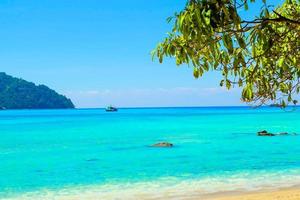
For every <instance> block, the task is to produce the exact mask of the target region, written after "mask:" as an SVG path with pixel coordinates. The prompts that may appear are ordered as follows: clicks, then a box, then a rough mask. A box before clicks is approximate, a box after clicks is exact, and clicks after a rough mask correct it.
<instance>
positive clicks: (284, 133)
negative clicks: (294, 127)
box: [278, 132, 289, 135]
mask: <svg viewBox="0 0 300 200" xmlns="http://www.w3.org/2000/svg"><path fill="white" fill-rule="evenodd" d="M288 134H289V133H286V132H283V133H278V135H288Z"/></svg>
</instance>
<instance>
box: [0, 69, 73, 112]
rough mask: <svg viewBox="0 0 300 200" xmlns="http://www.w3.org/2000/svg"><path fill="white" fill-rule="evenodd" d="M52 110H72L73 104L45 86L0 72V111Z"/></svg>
mask: <svg viewBox="0 0 300 200" xmlns="http://www.w3.org/2000/svg"><path fill="white" fill-rule="evenodd" d="M54 108H74V104H73V103H72V101H71V100H70V99H68V98H66V97H65V96H63V95H60V94H58V93H57V92H55V91H54V90H51V89H50V88H48V87H47V86H45V85H35V84H34V83H31V82H28V81H25V80H23V79H19V78H14V77H12V76H9V75H7V74H6V73H4V72H0V109H54Z"/></svg>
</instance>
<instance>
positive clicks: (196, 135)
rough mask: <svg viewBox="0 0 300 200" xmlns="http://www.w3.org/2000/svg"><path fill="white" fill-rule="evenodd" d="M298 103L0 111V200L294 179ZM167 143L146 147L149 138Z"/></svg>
mask: <svg viewBox="0 0 300 200" xmlns="http://www.w3.org/2000/svg"><path fill="white" fill-rule="evenodd" d="M261 130H268V131H270V132H274V133H278V132H288V133H298V134H300V107H295V108H287V109H285V110H283V109H280V108H274V107H272V108H271V107H261V108H256V109H254V108H250V107H196V108H134V109H128V108H127V109H126V108H123V109H122V108H121V109H119V111H118V112H105V110H104V109H74V110H4V111H0V199H14V200H15V199H28V200H29V199H72V200H73V199H96V198H95V197H97V198H99V199H103V200H105V199H108V200H110V199H143V198H144V199H147V198H148V199H157V198H160V197H161V198H165V199H167V198H170V199H172V198H173V199H180V198H179V197H180V196H183V195H190V196H192V195H196V194H203V195H207V194H213V193H220V192H234V191H251V190H260V189H268V188H284V187H292V186H297V185H300V135H288V136H275V137H258V136H257V135H256V133H257V132H258V131H261ZM162 141H166V142H170V143H173V144H174V147H173V148H154V147H150V145H152V144H154V143H157V142H162Z"/></svg>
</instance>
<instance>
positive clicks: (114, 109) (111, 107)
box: [105, 106, 118, 112]
mask: <svg viewBox="0 0 300 200" xmlns="http://www.w3.org/2000/svg"><path fill="white" fill-rule="evenodd" d="M105 111H106V112H117V111H118V109H117V108H116V107H113V106H108V107H107V108H105Z"/></svg>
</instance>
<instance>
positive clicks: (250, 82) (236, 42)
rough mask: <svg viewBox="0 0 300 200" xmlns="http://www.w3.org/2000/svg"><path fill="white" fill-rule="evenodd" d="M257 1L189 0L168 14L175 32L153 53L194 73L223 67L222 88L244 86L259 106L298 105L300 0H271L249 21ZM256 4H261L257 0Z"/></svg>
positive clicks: (247, 96)
mask: <svg viewBox="0 0 300 200" xmlns="http://www.w3.org/2000/svg"><path fill="white" fill-rule="evenodd" d="M250 3H255V0H189V1H188V2H187V4H186V6H185V8H184V9H183V10H182V11H181V12H180V13H176V14H175V16H174V17H171V18H168V22H173V23H174V26H173V30H172V31H171V32H170V33H168V37H167V38H165V39H164V41H163V42H161V43H159V44H158V45H157V47H156V49H155V50H154V51H153V56H156V57H158V58H159V61H160V62H163V59H164V58H165V57H173V58H175V60H176V64H177V65H181V64H189V65H192V66H193V67H194V77H195V78H198V77H201V76H202V75H203V74H204V73H205V72H207V71H210V70H215V71H220V72H221V73H222V75H223V78H222V80H221V82H220V85H221V86H226V87H227V88H228V89H230V88H232V87H234V86H236V85H237V86H239V87H242V88H243V90H242V95H241V96H242V100H243V101H245V102H248V103H253V104H255V105H262V104H266V103H270V102H273V103H276V104H279V105H281V106H286V105H287V104H290V103H293V104H297V100H295V93H299V91H300V0H286V1H285V2H284V3H283V4H282V5H281V6H280V7H277V8H274V7H273V6H271V5H269V4H268V2H266V0H262V3H263V7H262V8H261V11H260V15H259V16H256V17H253V19H251V20H249V19H244V18H243V17H242V12H247V10H248V4H250ZM256 3H257V2H256Z"/></svg>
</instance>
